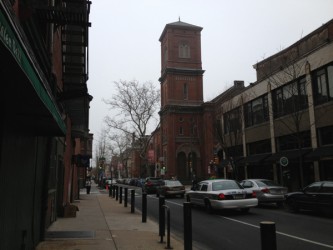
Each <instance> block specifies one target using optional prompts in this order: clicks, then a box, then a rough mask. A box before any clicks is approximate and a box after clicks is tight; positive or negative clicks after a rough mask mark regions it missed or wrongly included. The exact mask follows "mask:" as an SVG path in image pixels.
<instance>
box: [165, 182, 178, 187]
mask: <svg viewBox="0 0 333 250" xmlns="http://www.w3.org/2000/svg"><path fill="white" fill-rule="evenodd" d="M165 185H166V186H169V187H176V186H182V184H181V183H180V181H165Z"/></svg>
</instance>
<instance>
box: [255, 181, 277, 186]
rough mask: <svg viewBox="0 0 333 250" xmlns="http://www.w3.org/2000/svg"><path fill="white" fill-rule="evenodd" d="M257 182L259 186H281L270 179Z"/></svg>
mask: <svg viewBox="0 0 333 250" xmlns="http://www.w3.org/2000/svg"><path fill="white" fill-rule="evenodd" d="M256 183H257V184H258V186H259V187H265V186H279V185H278V184H276V183H275V182H274V181H270V180H260V181H256Z"/></svg>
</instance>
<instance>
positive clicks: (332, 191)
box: [285, 181, 333, 215]
mask: <svg viewBox="0 0 333 250" xmlns="http://www.w3.org/2000/svg"><path fill="white" fill-rule="evenodd" d="M285 197H286V201H285V204H286V206H287V208H288V209H289V210H290V211H292V212H298V211H300V210H308V211H316V212H321V213H324V214H329V215H333V181H318V182H314V183H312V184H310V185H308V186H307V187H305V188H303V189H302V190H301V191H299V192H292V193H287V194H286V195H285Z"/></svg>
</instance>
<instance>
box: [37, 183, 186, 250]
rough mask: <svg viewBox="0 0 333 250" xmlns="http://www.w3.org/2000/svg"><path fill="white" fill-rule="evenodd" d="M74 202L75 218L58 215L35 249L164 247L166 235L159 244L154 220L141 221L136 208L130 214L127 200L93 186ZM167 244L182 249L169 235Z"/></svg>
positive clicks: (88, 249) (93, 249)
mask: <svg viewBox="0 0 333 250" xmlns="http://www.w3.org/2000/svg"><path fill="white" fill-rule="evenodd" d="M82 191H83V190H82ZM129 197H130V195H129ZM139 198H140V197H139V196H136V199H139ZM129 200H130V199H129ZM74 205H76V206H78V209H79V211H77V212H76V217H74V218H58V219H57V221H55V222H54V223H53V224H52V225H51V226H50V227H49V228H48V231H47V234H46V239H45V241H43V242H40V243H39V245H38V246H37V248H36V249H37V250H114V249H116V250H121V249H126V250H132V249H138V250H139V249H142V250H154V249H156V250H158V249H165V248H166V246H167V244H166V239H167V237H166V235H165V236H164V237H163V240H164V242H163V243H160V236H158V231H159V226H158V224H157V223H156V222H154V221H152V220H150V219H149V217H148V218H147V222H145V223H143V222H142V215H141V212H140V211H138V210H135V213H131V207H130V201H129V202H128V205H127V207H124V201H123V203H122V204H120V203H119V201H116V199H115V198H112V197H109V195H108V193H107V192H105V191H100V190H99V189H98V188H97V187H96V186H95V185H93V186H92V187H91V192H90V194H85V193H83V192H81V193H80V200H78V201H76V202H75V203H74ZM170 245H171V247H172V248H173V249H184V243H183V241H182V240H177V239H175V238H174V237H172V235H171V240H170Z"/></svg>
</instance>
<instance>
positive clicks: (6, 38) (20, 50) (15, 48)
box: [0, 2, 66, 134]
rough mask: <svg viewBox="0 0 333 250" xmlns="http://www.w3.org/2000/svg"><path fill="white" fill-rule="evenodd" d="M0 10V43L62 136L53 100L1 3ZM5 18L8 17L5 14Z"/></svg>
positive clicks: (58, 116) (57, 112)
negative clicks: (19, 69)
mask: <svg viewBox="0 0 333 250" xmlns="http://www.w3.org/2000/svg"><path fill="white" fill-rule="evenodd" d="M0 10H1V11H0V41H1V42H2V43H3V45H4V46H5V47H6V48H7V49H8V51H9V52H10V53H11V54H12V56H13V58H14V59H15V61H16V62H17V64H18V65H19V66H20V68H21V69H22V71H23V72H24V74H25V75H26V76H27V78H28V79H29V82H30V83H31V86H32V87H33V89H34V91H35V92H36V94H37V95H38V97H39V98H40V100H41V101H42V103H43V104H44V105H45V107H46V108H47V110H48V111H49V113H50V114H51V115H52V117H53V119H54V120H55V122H56V123H57V125H58V127H59V129H60V130H61V131H62V133H63V134H66V125H65V123H64V121H63V120H62V119H61V114H60V112H59V110H58V108H57V106H56V104H55V101H54V100H53V98H52V96H51V94H50V93H49V92H48V91H47V89H46V88H45V87H44V84H43V81H42V78H41V76H40V75H39V73H38V71H37V69H36V68H35V66H34V65H33V63H32V61H31V59H30V57H29V54H28V53H27V51H26V49H25V45H24V44H23V42H22V40H21V38H20V37H19V33H18V32H17V31H16V30H17V28H16V27H15V26H14V24H12V23H10V22H9V21H8V20H10V18H8V19H7V17H6V16H5V15H6V14H7V13H4V12H6V10H5V8H4V7H3V5H2V2H1V9H0ZM7 16H9V15H8V14H7Z"/></svg>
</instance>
